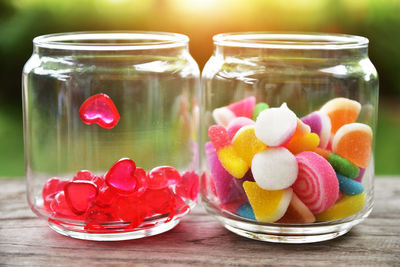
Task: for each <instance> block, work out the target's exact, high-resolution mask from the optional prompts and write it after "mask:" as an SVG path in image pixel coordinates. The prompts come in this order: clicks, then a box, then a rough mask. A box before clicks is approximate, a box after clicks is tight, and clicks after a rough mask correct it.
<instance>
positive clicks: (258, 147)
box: [232, 125, 267, 167]
mask: <svg viewBox="0 0 400 267" xmlns="http://www.w3.org/2000/svg"><path fill="white" fill-rule="evenodd" d="M232 145H233V148H234V149H235V151H236V152H237V154H238V155H239V156H240V157H241V158H242V159H243V160H244V161H246V162H247V164H248V166H249V167H250V166H251V161H252V160H253V157H254V155H255V154H257V153H258V152H261V151H263V150H265V149H266V148H267V146H266V145H265V144H264V143H263V142H261V141H260V140H259V139H258V138H257V137H256V134H255V130H254V125H249V126H245V127H242V128H241V129H240V130H239V131H238V132H237V133H236V135H235V136H234V138H233V140H232Z"/></svg>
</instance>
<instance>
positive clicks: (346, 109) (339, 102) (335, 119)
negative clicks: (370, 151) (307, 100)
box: [320, 97, 361, 133]
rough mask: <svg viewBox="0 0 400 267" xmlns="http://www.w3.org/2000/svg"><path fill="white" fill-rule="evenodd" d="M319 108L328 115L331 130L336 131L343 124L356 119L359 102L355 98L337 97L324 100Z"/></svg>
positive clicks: (358, 111)
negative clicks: (323, 103)
mask: <svg viewBox="0 0 400 267" xmlns="http://www.w3.org/2000/svg"><path fill="white" fill-rule="evenodd" d="M320 110H321V111H322V112H323V113H325V114H327V115H328V116H329V118H330V120H331V125H332V127H331V131H332V133H336V132H337V130H339V128H340V127H342V126H343V125H345V124H348V123H353V122H355V121H356V120H357V117H358V114H359V113H360V110H361V104H360V103H358V102H357V101H355V100H350V99H348V98H343V97H338V98H334V99H332V100H330V101H328V102H326V103H325V105H323V106H322V107H321V109H320Z"/></svg>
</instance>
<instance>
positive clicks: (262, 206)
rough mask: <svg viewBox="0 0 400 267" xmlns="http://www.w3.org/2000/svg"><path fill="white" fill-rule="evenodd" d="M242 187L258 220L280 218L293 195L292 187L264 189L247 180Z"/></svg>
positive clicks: (268, 220) (270, 220)
mask: <svg viewBox="0 0 400 267" xmlns="http://www.w3.org/2000/svg"><path fill="white" fill-rule="evenodd" d="M243 188H244V190H245V191H246V195H247V198H248V199H249V202H250V205H251V207H252V209H253V212H254V215H255V217H256V219H257V221H259V222H276V221H277V220H279V219H280V218H282V216H283V215H284V214H285V212H286V210H287V208H288V206H289V203H290V200H291V198H292V195H293V190H292V188H287V189H284V190H264V189H262V188H261V187H259V186H258V185H257V184H256V183H254V182H249V181H246V182H244V183H243Z"/></svg>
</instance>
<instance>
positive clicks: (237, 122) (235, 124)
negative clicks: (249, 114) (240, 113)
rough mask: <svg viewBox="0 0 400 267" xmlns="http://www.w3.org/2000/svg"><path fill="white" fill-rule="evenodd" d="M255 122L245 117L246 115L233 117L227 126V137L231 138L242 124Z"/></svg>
mask: <svg viewBox="0 0 400 267" xmlns="http://www.w3.org/2000/svg"><path fill="white" fill-rule="evenodd" d="M254 123H255V122H254V121H253V120H252V119H249V118H246V117H237V118H235V119H233V120H232V121H231V122H230V123H229V125H228V127H227V132H228V136H229V139H230V140H232V139H233V137H234V136H235V134H236V133H237V132H238V131H239V130H240V128H242V127H243V126H246V125H253V124H254Z"/></svg>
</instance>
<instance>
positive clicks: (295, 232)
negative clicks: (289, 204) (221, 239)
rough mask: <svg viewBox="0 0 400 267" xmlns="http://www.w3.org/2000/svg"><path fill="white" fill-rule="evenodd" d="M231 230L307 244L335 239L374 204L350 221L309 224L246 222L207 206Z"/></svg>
mask: <svg viewBox="0 0 400 267" xmlns="http://www.w3.org/2000/svg"><path fill="white" fill-rule="evenodd" d="M206 209H207V211H208V212H209V213H211V214H213V215H214V216H215V217H216V218H217V219H218V220H219V221H220V222H221V223H222V224H223V226H224V227H225V228H226V229H228V230H229V231H231V232H233V233H235V234H237V235H240V236H243V237H247V238H250V239H255V240H259V241H265V242H273V243H288V244H305V243H314V242H321V241H326V240H330V239H334V238H336V237H339V236H341V235H344V234H346V233H347V232H348V231H350V229H351V228H352V227H353V226H354V225H357V224H359V223H360V222H362V221H363V220H364V219H365V218H367V217H368V215H369V214H370V213H371V211H372V206H371V207H370V208H369V209H367V210H366V211H365V213H362V215H360V214H358V215H356V216H357V217H356V218H353V219H352V220H350V221H348V220H346V221H342V222H341V221H340V220H339V221H333V222H327V223H316V224H308V225H282V224H277V225H274V224H269V225H265V224H261V223H254V222H250V221H249V222H246V221H243V220H236V219H233V218H228V217H225V216H221V215H219V214H218V213H216V212H215V211H214V210H213V209H210V208H209V207H206Z"/></svg>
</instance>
